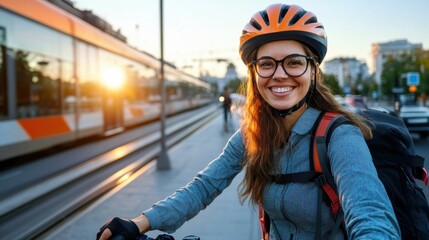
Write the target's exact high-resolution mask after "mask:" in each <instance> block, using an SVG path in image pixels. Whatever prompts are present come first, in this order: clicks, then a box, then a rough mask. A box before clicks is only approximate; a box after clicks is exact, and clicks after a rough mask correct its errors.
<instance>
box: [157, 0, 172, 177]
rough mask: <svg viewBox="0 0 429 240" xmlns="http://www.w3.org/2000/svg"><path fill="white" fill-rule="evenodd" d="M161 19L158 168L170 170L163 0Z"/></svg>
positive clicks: (160, 10)
mask: <svg viewBox="0 0 429 240" xmlns="http://www.w3.org/2000/svg"><path fill="white" fill-rule="evenodd" d="M159 18H160V19H159V20H160V49H161V53H160V55H161V56H160V58H161V70H160V79H161V152H160V154H159V156H158V161H157V169H158V170H169V169H170V168H171V166H170V159H169V157H168V153H167V146H166V139H165V119H166V115H167V109H166V102H167V95H166V92H165V79H164V26H163V25H164V22H163V18H164V17H163V0H159Z"/></svg>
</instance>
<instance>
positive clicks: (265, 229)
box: [258, 203, 270, 240]
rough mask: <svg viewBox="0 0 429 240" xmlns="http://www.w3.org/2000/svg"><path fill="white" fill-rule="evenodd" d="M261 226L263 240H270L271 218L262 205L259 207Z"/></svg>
mask: <svg viewBox="0 0 429 240" xmlns="http://www.w3.org/2000/svg"><path fill="white" fill-rule="evenodd" d="M258 216H259V224H260V226H261V234H262V240H268V239H269V235H270V217H269V216H268V214H267V212H265V210H264V207H263V206H262V204H261V203H259V206H258Z"/></svg>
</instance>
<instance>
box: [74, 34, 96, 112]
mask: <svg viewBox="0 0 429 240" xmlns="http://www.w3.org/2000/svg"><path fill="white" fill-rule="evenodd" d="M77 51H78V58H77V62H76V63H77V70H78V78H79V93H80V94H79V97H80V99H79V103H80V105H79V110H80V111H81V112H94V111H99V110H101V89H100V82H99V76H98V72H99V67H98V64H99V61H98V51H97V49H96V48H95V47H92V46H89V45H87V44H85V43H82V42H79V43H78V45H77Z"/></svg>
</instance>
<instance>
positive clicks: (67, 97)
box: [61, 62, 76, 114]
mask: <svg viewBox="0 0 429 240" xmlns="http://www.w3.org/2000/svg"><path fill="white" fill-rule="evenodd" d="M61 81H62V82H61V84H62V88H63V92H62V93H63V94H62V96H63V100H62V102H63V106H62V112H63V113H66V114H67V113H74V112H75V110H76V81H75V79H74V78H73V65H72V63H68V62H63V64H62V67H61Z"/></svg>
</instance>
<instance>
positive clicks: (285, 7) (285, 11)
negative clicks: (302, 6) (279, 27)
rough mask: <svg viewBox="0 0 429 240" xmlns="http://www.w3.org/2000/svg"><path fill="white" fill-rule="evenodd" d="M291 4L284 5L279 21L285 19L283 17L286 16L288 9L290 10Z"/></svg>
mask: <svg viewBox="0 0 429 240" xmlns="http://www.w3.org/2000/svg"><path fill="white" fill-rule="evenodd" d="M289 7H290V6H289V5H282V7H281V9H280V15H279V21H278V23H281V22H282V21H283V18H284V17H285V16H286V13H287V11H288V10H289Z"/></svg>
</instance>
